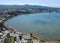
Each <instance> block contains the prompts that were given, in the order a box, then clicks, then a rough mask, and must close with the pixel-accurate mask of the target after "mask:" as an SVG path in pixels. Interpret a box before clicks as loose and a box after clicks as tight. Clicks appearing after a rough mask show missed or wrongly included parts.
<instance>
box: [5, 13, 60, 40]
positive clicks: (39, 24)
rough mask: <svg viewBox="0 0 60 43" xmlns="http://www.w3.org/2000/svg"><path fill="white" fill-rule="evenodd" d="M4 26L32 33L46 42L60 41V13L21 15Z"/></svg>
mask: <svg viewBox="0 0 60 43" xmlns="http://www.w3.org/2000/svg"><path fill="white" fill-rule="evenodd" d="M4 25H5V26H6V27H9V26H12V27H14V28H16V29H18V30H19V31H21V32H27V33H30V32H31V33H33V34H34V35H36V36H39V37H42V38H43V39H46V40H56V39H60V13H40V14H28V15H20V16H16V17H13V18H11V19H9V20H8V21H6V22H5V24H4Z"/></svg>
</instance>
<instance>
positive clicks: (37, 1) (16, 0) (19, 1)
mask: <svg viewBox="0 0 60 43" xmlns="http://www.w3.org/2000/svg"><path fill="white" fill-rule="evenodd" d="M1 4H3V5H25V4H29V5H42V6H49V7H60V0H0V5H1Z"/></svg>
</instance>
